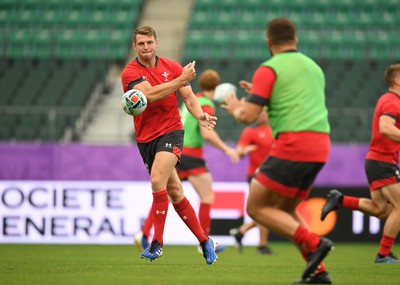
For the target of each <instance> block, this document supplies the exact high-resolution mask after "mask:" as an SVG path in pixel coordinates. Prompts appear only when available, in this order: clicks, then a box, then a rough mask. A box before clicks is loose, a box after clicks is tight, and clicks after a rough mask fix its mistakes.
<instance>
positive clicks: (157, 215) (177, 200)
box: [121, 26, 217, 264]
mask: <svg viewBox="0 0 400 285" xmlns="http://www.w3.org/2000/svg"><path fill="white" fill-rule="evenodd" d="M133 48H134V49H135V51H136V52H137V55H138V56H137V58H135V59H134V60H133V61H132V62H130V63H128V64H127V65H126V66H125V68H124V70H123V71H122V74H121V81H122V86H123V89H124V92H126V91H128V90H130V89H133V88H135V89H139V90H141V91H142V92H143V93H144V94H145V95H146V98H147V101H148V106H147V108H146V110H145V111H144V112H143V113H141V114H140V115H138V116H135V117H134V119H133V121H134V126H135V132H136V141H137V144H138V148H139V151H140V154H141V156H142V158H143V161H144V163H145V165H146V168H147V170H148V172H149V174H150V181H151V188H152V192H153V204H152V209H151V211H152V214H153V223H154V236H153V240H152V242H151V244H150V245H149V246H148V247H147V248H146V249H145V250H144V251H143V252H142V253H141V257H142V258H146V259H148V260H150V261H153V260H155V259H156V258H159V257H160V256H161V255H162V246H163V234H164V226H165V220H166V216H167V212H168V200H169V199H170V200H171V202H172V205H173V206H174V209H175V211H176V212H177V213H178V215H179V216H180V217H181V218H182V220H183V221H184V223H185V224H186V225H187V226H188V228H189V229H190V230H191V231H192V232H193V234H194V235H195V236H196V238H197V239H198V241H199V243H200V246H201V247H202V250H203V255H204V258H205V259H206V263H207V264H213V263H214V262H215V261H216V259H217V255H216V253H215V242H214V240H213V239H212V238H209V237H208V236H207V235H206V234H205V233H204V231H203V229H202V228H201V226H200V223H199V221H198V219H197V216H196V213H195V211H194V209H193V207H192V205H191V204H190V202H189V201H188V200H187V199H186V197H185V195H184V192H183V188H182V183H181V181H180V179H179V177H178V174H177V172H176V170H175V166H176V165H177V164H178V163H179V161H180V156H181V153H182V147H183V133H184V131H183V126H182V122H181V118H180V115H179V105H178V99H177V94H176V91H177V90H179V94H180V96H181V97H182V100H183V102H184V104H185V105H186V107H187V109H188V110H189V112H190V113H191V114H192V115H193V116H194V117H195V118H196V119H197V120H198V121H199V125H200V126H201V127H205V128H207V129H213V128H214V126H215V123H216V122H215V121H216V119H217V118H216V117H214V116H210V115H209V114H207V113H204V112H203V110H202V109H201V107H200V105H199V102H198V100H197V98H196V95H195V94H194V93H193V91H192V88H191V87H190V84H189V82H190V81H191V80H193V79H194V78H195V77H196V70H195V62H191V63H189V64H187V65H186V66H185V67H183V68H182V66H181V65H180V64H179V63H178V62H176V61H173V60H170V59H167V58H162V57H158V56H157V55H156V51H157V48H158V41H157V36H156V32H155V31H154V29H153V28H151V27H149V26H142V27H139V28H137V29H136V30H135V32H134V34H133ZM168 197H169V199H168Z"/></svg>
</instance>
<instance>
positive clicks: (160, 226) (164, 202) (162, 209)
mask: <svg viewBox="0 0 400 285" xmlns="http://www.w3.org/2000/svg"><path fill="white" fill-rule="evenodd" d="M168 204H169V201H168V194H167V190H166V189H164V190H161V191H158V192H153V205H152V208H151V211H152V215H153V221H154V236H153V241H154V240H157V241H158V243H159V244H161V245H162V244H163V235H164V226H165V220H166V218H167V213H168Z"/></svg>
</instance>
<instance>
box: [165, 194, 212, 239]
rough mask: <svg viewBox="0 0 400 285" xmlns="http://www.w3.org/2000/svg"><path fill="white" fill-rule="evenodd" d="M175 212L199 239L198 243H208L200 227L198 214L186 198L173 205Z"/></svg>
mask: <svg viewBox="0 0 400 285" xmlns="http://www.w3.org/2000/svg"><path fill="white" fill-rule="evenodd" d="M172 205H173V206H174V208H175V211H176V212H177V213H178V215H179V217H181V219H182V220H183V222H184V223H185V224H186V225H187V226H188V228H189V229H190V230H191V231H192V233H193V234H194V235H195V236H196V237H197V239H198V241H199V242H200V243H201V242H203V241H207V240H208V237H207V235H206V234H205V233H204V230H203V229H202V227H201V226H200V223H199V220H198V219H197V216H196V212H195V211H194V209H193V207H192V205H191V204H190V202H189V200H188V199H186V197H184V198H183V199H182V201H180V202H178V203H176V204H172Z"/></svg>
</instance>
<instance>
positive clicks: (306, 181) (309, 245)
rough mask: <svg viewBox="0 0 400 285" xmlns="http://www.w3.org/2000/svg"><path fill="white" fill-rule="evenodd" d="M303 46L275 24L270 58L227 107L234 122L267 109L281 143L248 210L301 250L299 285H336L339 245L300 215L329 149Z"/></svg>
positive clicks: (321, 98) (320, 95)
mask: <svg viewBox="0 0 400 285" xmlns="http://www.w3.org/2000/svg"><path fill="white" fill-rule="evenodd" d="M297 42H298V39H297V36H296V27H295V25H294V23H293V22H292V21H291V20H289V19H287V18H275V19H272V20H271V21H270V22H269V23H268V25H267V36H266V43H267V46H268V49H269V51H270V53H271V55H272V57H271V58H270V59H268V60H267V61H265V62H263V63H262V64H261V65H260V66H259V67H258V68H257V69H256V71H255V73H254V74H253V78H252V84H251V87H250V94H249V95H248V96H247V98H246V99H243V100H241V101H239V100H238V98H237V97H236V94H233V96H229V97H227V98H226V100H225V102H226V104H225V105H223V108H225V109H227V110H228V112H229V113H230V114H231V115H233V117H234V118H235V119H236V120H238V121H240V122H242V123H251V122H254V121H256V120H257V119H258V117H259V115H260V113H261V112H264V111H265V110H264V106H267V107H268V109H267V110H268V119H269V123H270V124H271V128H272V132H273V135H274V139H275V140H274V144H273V146H272V149H271V152H270V154H269V156H268V158H267V159H266V160H265V161H264V162H263V163H262V164H261V166H260V167H259V171H258V173H257V174H256V177H255V178H254V179H252V181H251V184H250V191H249V196H248V200H247V208H246V210H247V213H248V214H249V216H250V217H251V218H253V219H254V220H255V221H256V222H257V223H259V224H261V225H263V226H265V227H267V228H268V229H269V230H271V231H273V232H275V233H277V234H279V235H280V236H282V237H284V238H287V239H290V240H292V241H293V242H294V244H295V245H297V247H298V248H299V250H300V252H301V253H302V255H303V257H304V259H305V260H306V262H307V265H306V268H305V270H304V272H303V274H302V276H301V280H299V281H297V283H305V284H307V283H308V284H321V283H322V284H331V283H332V280H331V279H330V277H329V274H328V272H327V271H326V270H325V266H324V264H323V263H322V260H323V259H324V258H325V257H326V255H327V254H328V252H329V251H330V250H331V249H332V247H333V243H332V242H331V241H330V240H329V239H327V238H324V237H320V236H318V235H317V234H315V233H312V232H311V231H310V230H309V229H308V227H307V225H306V224H305V223H304V221H303V220H302V219H301V217H300V216H299V215H298V214H297V212H296V208H297V206H298V205H299V204H300V203H301V202H302V201H303V200H304V199H306V198H307V197H308V196H309V194H310V191H311V187H312V184H313V182H314V180H315V178H316V176H317V175H318V173H319V172H320V170H321V169H322V167H323V166H324V164H325V163H326V162H327V160H328V156H329V151H330V135H329V134H330V126H329V122H328V110H327V108H326V103H325V75H324V73H323V71H322V69H321V68H320V67H319V66H318V64H316V63H315V61H313V60H312V59H311V58H309V57H307V56H306V55H304V54H302V53H300V52H298V51H297Z"/></svg>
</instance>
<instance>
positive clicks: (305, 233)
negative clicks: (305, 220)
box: [293, 225, 321, 251]
mask: <svg viewBox="0 0 400 285" xmlns="http://www.w3.org/2000/svg"><path fill="white" fill-rule="evenodd" d="M293 241H294V242H295V243H296V244H298V245H299V246H300V247H301V248H304V247H305V248H306V250H309V251H315V250H316V249H317V247H318V244H319V242H320V241H321V238H320V237H319V236H318V235H316V234H314V233H312V232H310V231H309V230H308V229H307V228H306V227H304V226H303V225H299V227H298V228H297V230H296V232H295V234H294V236H293Z"/></svg>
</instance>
